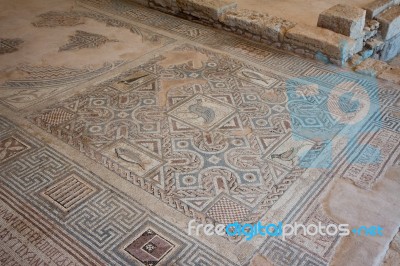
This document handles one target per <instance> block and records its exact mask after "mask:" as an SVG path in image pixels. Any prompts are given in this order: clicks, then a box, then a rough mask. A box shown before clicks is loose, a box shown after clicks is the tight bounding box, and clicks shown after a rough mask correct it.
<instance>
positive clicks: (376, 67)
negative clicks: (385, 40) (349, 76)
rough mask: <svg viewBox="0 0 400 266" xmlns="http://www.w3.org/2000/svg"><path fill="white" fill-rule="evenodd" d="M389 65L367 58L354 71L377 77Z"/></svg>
mask: <svg viewBox="0 0 400 266" xmlns="http://www.w3.org/2000/svg"><path fill="white" fill-rule="evenodd" d="M388 67H389V66H388V64H386V63H385V62H382V61H379V60H375V59H372V58H367V59H365V60H364V61H363V62H362V63H361V64H359V65H358V66H357V67H356V68H355V69H354V71H355V72H357V73H360V74H363V75H367V76H371V77H376V76H378V75H379V74H380V73H382V72H383V71H384V70H386V69H387V68H388Z"/></svg>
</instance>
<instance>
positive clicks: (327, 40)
mask: <svg viewBox="0 0 400 266" xmlns="http://www.w3.org/2000/svg"><path fill="white" fill-rule="evenodd" d="M285 42H287V43H289V44H294V45H298V46H302V47H305V48H307V49H309V50H311V51H314V52H322V53H323V54H326V55H328V56H329V57H333V58H334V59H339V60H347V58H349V57H350V56H351V55H352V54H353V52H354V48H355V42H354V41H353V40H352V39H351V38H349V37H347V36H344V35H341V34H338V33H335V32H332V31H330V30H327V29H322V28H317V27H311V26H307V25H302V24H297V25H296V26H294V27H293V28H291V29H289V30H288V31H287V33H286V35H285Z"/></svg>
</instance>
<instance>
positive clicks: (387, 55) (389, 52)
mask: <svg viewBox="0 0 400 266" xmlns="http://www.w3.org/2000/svg"><path fill="white" fill-rule="evenodd" d="M399 53H400V33H399V34H397V35H396V36H394V37H393V38H391V39H390V40H387V41H386V42H385V44H384V46H383V48H382V51H381V55H380V59H381V60H384V61H386V60H390V59H392V58H394V57H395V56H396V55H398V54H399Z"/></svg>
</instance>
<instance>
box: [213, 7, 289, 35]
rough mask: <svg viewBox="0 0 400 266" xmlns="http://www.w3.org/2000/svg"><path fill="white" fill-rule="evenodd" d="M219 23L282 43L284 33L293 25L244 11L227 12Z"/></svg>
mask: <svg viewBox="0 0 400 266" xmlns="http://www.w3.org/2000/svg"><path fill="white" fill-rule="evenodd" d="M220 21H221V23H224V24H225V25H228V26H230V27H236V28H238V29H240V30H242V31H247V32H250V33H252V34H254V35H259V36H260V37H262V38H265V39H270V40H272V41H282V40H283V36H284V34H285V32H286V31H287V30H288V29H290V28H292V27H294V25H295V23H293V22H290V21H287V20H284V19H281V18H278V17H274V16H270V15H268V14H266V13H259V12H257V11H252V10H246V9H239V10H234V11H228V12H227V13H225V14H224V15H223V16H221V17H220Z"/></svg>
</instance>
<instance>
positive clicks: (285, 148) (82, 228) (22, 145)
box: [0, 0, 400, 265]
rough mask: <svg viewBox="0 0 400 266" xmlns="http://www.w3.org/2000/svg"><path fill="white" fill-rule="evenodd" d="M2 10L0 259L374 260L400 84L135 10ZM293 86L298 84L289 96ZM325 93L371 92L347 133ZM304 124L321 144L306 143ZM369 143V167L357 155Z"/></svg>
mask: <svg viewBox="0 0 400 266" xmlns="http://www.w3.org/2000/svg"><path fill="white" fill-rule="evenodd" d="M1 2H2V3H1V5H2V6H4V7H5V8H2V10H1V11H0V16H1V18H2V23H1V24H0V112H1V116H0V167H1V171H0V182H1V186H0V198H1V201H0V204H1V206H0V243H1V245H0V264H1V265H45V264H48V265H249V264H253V265H270V264H267V263H271V265H272V264H273V265H327V264H329V263H331V264H332V265H345V264H344V261H346V262H349V264H347V265H375V264H374V263H379V262H380V261H381V260H382V258H383V257H384V256H385V253H386V250H387V249H388V246H389V243H390V241H391V240H392V239H393V237H394V236H395V235H396V233H397V232H398V228H399V224H400V211H399V210H400V208H399V207H400V206H399V197H400V196H399V192H398V191H399V190H400V180H399V176H400V171H399V166H400V156H399V153H400V148H399V146H400V132H399V131H400V87H399V86H396V85H393V84H390V83H383V82H379V83H375V81H374V80H371V79H369V78H366V77H363V76H358V75H356V74H354V73H350V72H346V71H344V70H343V69H342V70H341V69H338V68H336V67H333V66H329V65H324V64H322V63H319V62H316V61H310V60H307V59H304V58H300V57H297V56H294V55H291V54H287V53H284V52H282V51H277V50H274V49H272V48H268V47H265V46H262V45H260V44H257V43H253V42H251V41H248V40H246V39H243V38H239V37H236V36H235V35H230V34H228V33H225V32H222V31H219V30H216V29H212V28H208V27H204V26H201V25H199V24H195V23H192V22H189V21H186V20H182V19H179V18H175V17H171V16H168V15H165V14H162V13H160V12H157V11H154V10H151V9H146V8H144V7H141V6H138V5H135V4H133V3H130V2H125V1H117V0H79V1H77V2H74V1H61V0H58V1H52V2H51V3H48V1H44V0H37V1H31V2H28V3H27V2H26V1H22V0H16V1H1ZM298 78H300V80H307V84H308V83H309V84H308V85H307V86H300V87H301V88H300V89H299V90H298V91H297V92H296V93H297V94H293V95H292V94H290V89H291V88H289V87H288V84H292V85H293V84H294V85H293V86H297V85H298V84H297V83H296V82H295V83H293V81H296V80H298ZM300 83H301V82H300ZM338 84H340V86H339V91H341V92H352V93H353V94H354V95H355V97H356V98H357V97H358V98H357V99H358V100H359V103H361V104H362V105H363V104H364V105H367V106H369V105H371V103H368V102H367V101H366V99H365V97H364V96H365V95H364V96H363V95H362V94H359V93H358V91H357V88H358V87H357V85H362V86H365V87H368V88H370V91H371V93H372V94H371V95H373V97H374V98H376V99H378V103H376V104H378V105H379V111H377V110H378V109H374V110H375V111H374V112H373V113H371V114H370V116H369V119H368V122H367V123H365V125H363V128H362V129H360V130H364V132H365V134H363V135H362V137H361V138H360V139H359V140H358V141H348V142H346V141H345V140H343V139H344V137H349V134H348V132H349V131H346V130H347V129H346V128H344V127H342V126H341V125H342V124H341V123H339V122H338V121H340V119H344V118H343V116H342V114H341V113H336V118H338V119H336V120H335V119H332V117H331V116H330V115H329V114H330V112H332V110H333V112H334V113H335V110H337V109H335V107H332V108H333V109H330V107H329V106H330V105H329V103H330V102H329V101H330V97H331V96H330V93H331V91H330V88H333V87H335V86H336V85H338ZM355 84H356V85H355ZM300 85H302V84H300ZM374 86H376V87H374ZM296 100H297V102H296ZM304 102H307V103H312V104H313V106H314V107H313V109H312V110H311V111H310V110H306V109H305V108H306V107H307V106H309V105H304ZM324 106H328V107H327V108H325V107H324ZM315 128H317V131H318V130H319V129H321V128H323V129H327V131H329V132H330V133H329V135H328V138H326V139H318V138H315V137H311V136H310V135H309V134H302V132H303V131H302V130H303V129H305V130H306V131H307V132H309V131H315ZM299 129H300V130H299ZM343 132H347V135H346V134H343ZM353 133H358V132H353ZM325 135H326V134H325ZM294 136H295V137H294ZM343 136H344V137H343ZM371 146H372V147H376V148H379V150H380V157H379V159H378V160H376V161H373V162H370V163H362V162H363V161H364V162H365V160H366V159H365V158H371V157H373V156H374V155H375V154H374V151H373V149H369V148H368V147H371ZM300 158H301V159H300ZM327 161H329V166H328V167H326V165H324V167H322V166H321V165H320V164H317V165H316V162H320V163H321V162H322V163H323V162H327ZM305 165H306V166H305ZM370 214H372V215H370ZM191 219H196V220H197V221H198V222H202V223H208V222H210V223H231V222H235V221H238V222H242V223H244V222H250V223H254V222H257V221H263V222H272V221H283V222H295V221H297V222H303V223H318V222H322V223H326V224H327V223H334V224H339V223H352V224H354V225H358V224H360V223H361V224H362V223H369V222H371V223H372V224H381V225H383V226H384V227H385V235H384V237H381V238H379V239H373V238H371V237H359V238H358V239H353V238H352V237H346V238H340V237H336V236H334V237H332V236H313V237H311V236H304V235H298V236H295V237H290V238H289V239H287V240H286V241H283V240H281V239H280V238H274V237H270V238H262V237H257V238H255V239H254V240H252V241H245V240H244V239H242V238H228V237H220V236H212V237H207V236H204V235H201V236H198V237H195V236H189V235H188V234H187V224H188V222H189V221H190V220H191ZM360 247H362V248H360ZM366 251H368V252H367V253H368V255H365V253H366ZM365 261H367V262H371V264H365V263H364V262H365ZM357 263H359V264H357ZM376 265H377V264H376ZM388 265H389V264H388Z"/></svg>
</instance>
